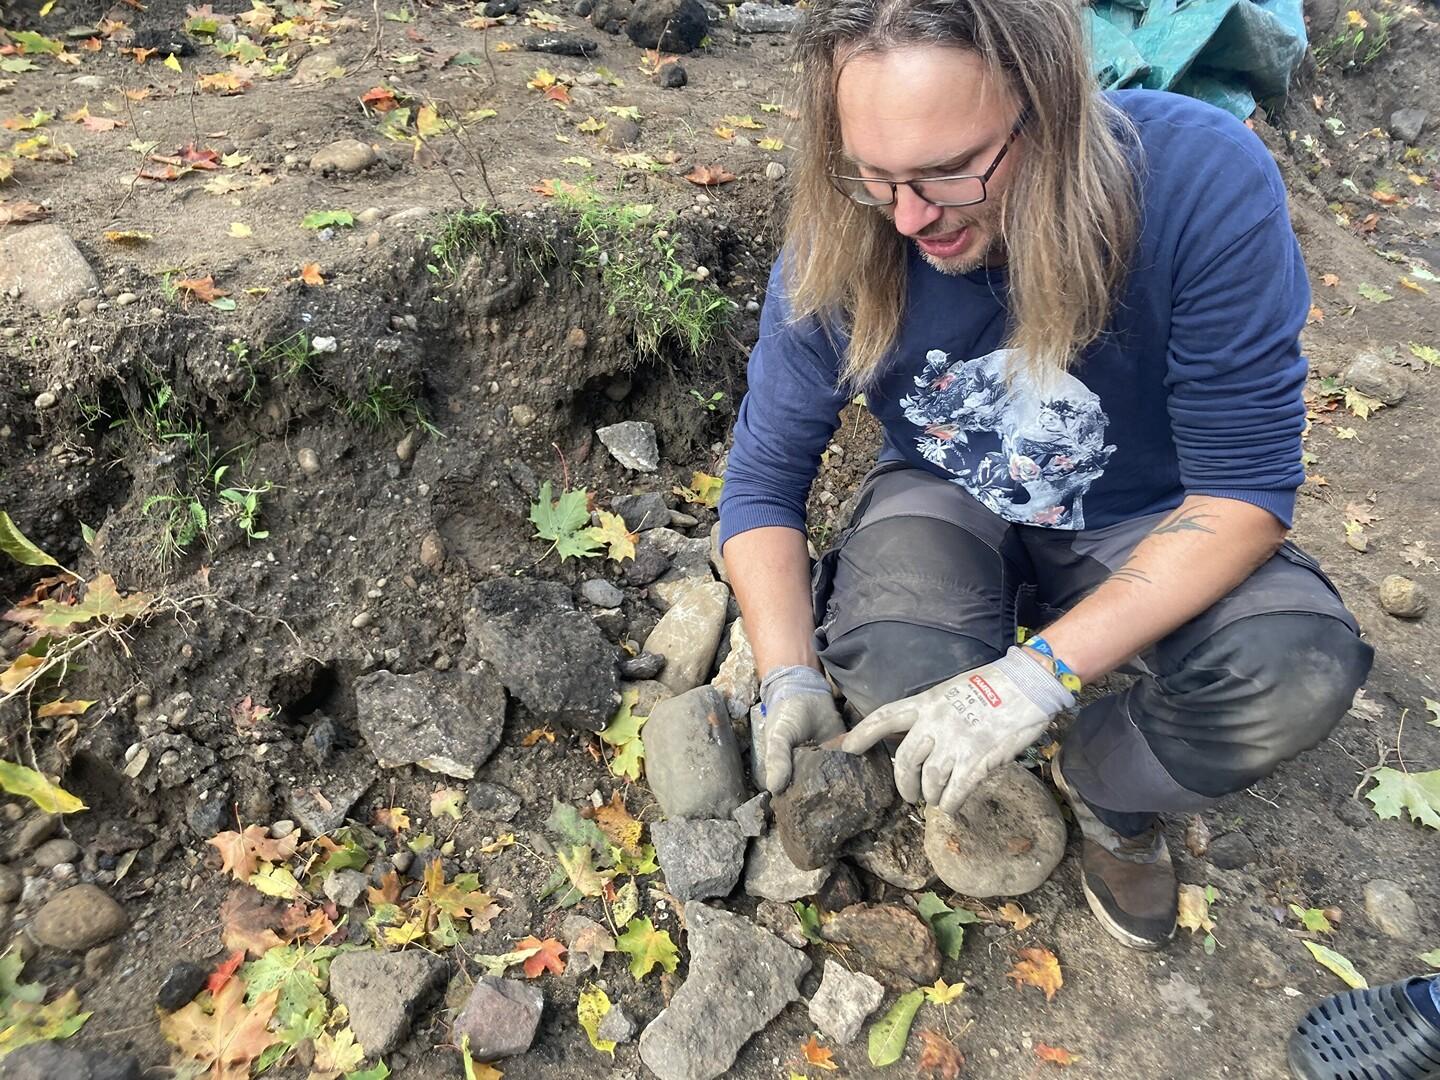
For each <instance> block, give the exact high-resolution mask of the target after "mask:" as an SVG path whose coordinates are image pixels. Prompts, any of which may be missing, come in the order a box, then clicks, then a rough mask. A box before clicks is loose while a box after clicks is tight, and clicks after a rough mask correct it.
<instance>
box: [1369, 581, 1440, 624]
mask: <svg viewBox="0 0 1440 1080" xmlns="http://www.w3.org/2000/svg"><path fill="white" fill-rule="evenodd" d="M1380 606H1381V607H1383V608H1384V609H1385V611H1386V612H1387V613H1388V614H1390V615H1394V616H1395V617H1396V618H1397V619H1418V618H1420V616H1422V615H1424V614H1425V612H1426V610H1427V609H1428V608H1429V607H1430V597H1429V596H1428V595H1426V593H1425V589H1424V587H1423V586H1422V585H1421V584H1420V583H1419V582H1418V581H1414V580H1412V579H1411V578H1408V577H1406V576H1405V575H1404V574H1387V575H1385V579H1384V580H1383V581H1381V582H1380Z"/></svg>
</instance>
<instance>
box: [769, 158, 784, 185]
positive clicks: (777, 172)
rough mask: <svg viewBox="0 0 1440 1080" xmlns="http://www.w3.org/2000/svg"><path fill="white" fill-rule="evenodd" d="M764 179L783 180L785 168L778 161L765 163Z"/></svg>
mask: <svg viewBox="0 0 1440 1080" xmlns="http://www.w3.org/2000/svg"><path fill="white" fill-rule="evenodd" d="M765 179H766V180H783V179H785V166H784V165H782V164H780V162H778V161H771V162H767V163H766V165H765Z"/></svg>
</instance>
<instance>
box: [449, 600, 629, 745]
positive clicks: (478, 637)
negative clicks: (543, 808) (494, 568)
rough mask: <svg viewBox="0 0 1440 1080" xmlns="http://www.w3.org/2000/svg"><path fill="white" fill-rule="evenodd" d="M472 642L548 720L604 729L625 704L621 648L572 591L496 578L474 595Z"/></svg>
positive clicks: (469, 624) (469, 625) (468, 618)
mask: <svg viewBox="0 0 1440 1080" xmlns="http://www.w3.org/2000/svg"><path fill="white" fill-rule="evenodd" d="M465 639H466V647H467V649H469V650H470V651H472V652H473V653H474V654H475V655H477V656H479V657H480V658H481V659H483V660H487V661H489V662H490V663H492V664H494V665H495V670H496V671H497V672H499V675H500V679H501V680H502V681H503V682H504V684H505V688H506V689H507V690H509V691H510V693H512V694H514V695H515V696H516V697H517V698H519V699H520V700H521V701H522V702H524V704H525V707H526V708H528V709H529V710H530V711H531V712H533V713H535V714H536V715H537V716H543V717H544V718H545V719H546V720H558V721H559V722H561V723H564V724H569V725H570V726H571V727H578V728H583V729H585V730H587V731H600V730H601V729H603V728H604V727H605V725H606V723H607V722H608V721H609V719H610V716H611V714H613V713H614V711H615V709H616V707H617V706H618V705H619V704H620V675H619V672H618V671H617V670H616V665H615V649H614V646H612V645H611V644H610V642H608V641H606V640H605V635H604V634H602V633H601V632H600V630H599V629H598V628H597V627H596V626H595V623H594V622H593V621H592V620H591V619H590V618H589V616H587V615H585V614H584V613H583V612H580V611H578V610H576V608H575V605H574V603H573V602H572V601H571V598H570V590H569V589H568V588H566V587H565V586H564V585H560V584H557V583H555V582H543V581H535V580H533V579H529V578H509V577H506V578H492V579H491V580H489V581H485V582H482V583H481V584H480V585H479V586H477V587H476V589H475V590H474V591H473V592H472V593H471V594H470V599H469V602H468V610H467V611H466V612H465Z"/></svg>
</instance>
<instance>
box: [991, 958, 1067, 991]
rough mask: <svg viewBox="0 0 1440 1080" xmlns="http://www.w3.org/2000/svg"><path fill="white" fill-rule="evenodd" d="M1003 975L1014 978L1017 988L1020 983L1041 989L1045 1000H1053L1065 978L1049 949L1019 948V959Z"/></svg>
mask: <svg viewBox="0 0 1440 1080" xmlns="http://www.w3.org/2000/svg"><path fill="white" fill-rule="evenodd" d="M1005 977H1006V978H1007V979H1014V980H1015V989H1017V990H1018V989H1020V987H1021V986H1022V985H1023V986H1033V987H1035V988H1036V989H1037V990H1043V991H1044V992H1045V1000H1046V1001H1052V1000H1054V998H1055V993H1056V991H1058V990H1059V989H1060V987H1062V986H1063V985H1065V979H1064V977H1063V976H1061V974H1060V961H1059V960H1057V959H1056V958H1055V954H1054V953H1052V952H1051V951H1050V950H1049V949H1038V948H1031V949H1021V950H1020V959H1019V960H1017V961H1015V966H1014V967H1013V968H1011V969H1010V970H1009V971H1008V972H1006V974H1005Z"/></svg>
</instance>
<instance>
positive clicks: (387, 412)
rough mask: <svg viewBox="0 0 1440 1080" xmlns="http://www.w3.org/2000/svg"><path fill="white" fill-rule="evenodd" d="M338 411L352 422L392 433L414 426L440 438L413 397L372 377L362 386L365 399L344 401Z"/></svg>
mask: <svg viewBox="0 0 1440 1080" xmlns="http://www.w3.org/2000/svg"><path fill="white" fill-rule="evenodd" d="M341 411H342V412H344V414H345V415H346V416H347V417H349V418H350V420H351V421H352V422H354V423H357V424H363V425H365V426H366V427H371V428H375V429H377V430H381V431H396V430H406V429H408V428H411V427H418V428H423V429H424V430H425V431H426V432H428V433H429V434H431V435H433V436H435V437H436V438H437V439H438V438H443V436H442V434H441V432H440V429H439V428H437V427H436V426H435V425H434V424H433V423H431V422H430V418H429V417H428V416H426V415H425V410H424V409H422V408H421V407H420V403H419V402H418V401H417V400H416V399H415V395H414V394H412V393H410V392H409V391H407V390H402V389H400V388H398V387H395V386H392V385H390V384H389V383H382V382H381V381H380V380H378V379H374V378H372V379H371V380H370V381H369V383H368V385H367V387H366V390H365V396H364V397H361V398H357V399H355V400H353V401H347V402H345V403H344V404H343V405H342V406H341Z"/></svg>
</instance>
